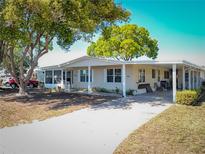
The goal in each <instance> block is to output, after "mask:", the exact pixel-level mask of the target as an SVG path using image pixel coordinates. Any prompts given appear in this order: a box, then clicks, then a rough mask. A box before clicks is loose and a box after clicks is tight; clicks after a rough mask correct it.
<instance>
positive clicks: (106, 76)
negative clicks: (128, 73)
mask: <svg viewBox="0 0 205 154" xmlns="http://www.w3.org/2000/svg"><path fill="white" fill-rule="evenodd" d="M118 69H119V70H120V71H121V74H120V75H116V73H115V71H116V70H118ZM108 70H112V72H113V75H109V76H112V82H108V73H107V72H108ZM105 73H106V74H105V80H106V83H122V68H119V67H116V68H107V69H106V71H105ZM116 77H120V78H121V80H120V82H116V80H115V78H116Z"/></svg>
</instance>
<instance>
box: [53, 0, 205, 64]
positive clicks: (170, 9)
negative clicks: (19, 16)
mask: <svg viewBox="0 0 205 154" xmlns="http://www.w3.org/2000/svg"><path fill="white" fill-rule="evenodd" d="M117 1H118V2H119V1H121V2H122V6H123V7H124V8H126V9H127V10H129V11H130V12H131V13H132V15H131V17H130V22H129V23H133V24H137V25H139V26H143V27H145V28H147V29H148V30H149V31H150V34H151V36H152V37H153V38H155V39H157V40H158V41H159V49H160V50H159V56H158V60H181V59H186V60H189V61H191V62H194V63H196V64H199V65H205V0H117ZM87 46H88V43H85V42H82V41H78V42H76V43H75V44H74V45H73V46H72V47H71V48H70V51H71V53H73V54H85V53H86V48H87ZM54 51H57V52H59V51H62V50H61V49H60V48H59V47H57V46H56V45H55V46H54Z"/></svg>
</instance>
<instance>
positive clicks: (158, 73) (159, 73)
mask: <svg viewBox="0 0 205 154" xmlns="http://www.w3.org/2000/svg"><path fill="white" fill-rule="evenodd" d="M158 81H160V70H158Z"/></svg>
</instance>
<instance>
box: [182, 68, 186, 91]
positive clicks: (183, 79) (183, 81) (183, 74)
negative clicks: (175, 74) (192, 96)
mask: <svg viewBox="0 0 205 154" xmlns="http://www.w3.org/2000/svg"><path fill="white" fill-rule="evenodd" d="M185 88H186V87H185V69H184V66H183V68H182V89H183V90H185Z"/></svg>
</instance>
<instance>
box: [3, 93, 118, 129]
mask: <svg viewBox="0 0 205 154" xmlns="http://www.w3.org/2000/svg"><path fill="white" fill-rule="evenodd" d="M0 94H1V93H0ZM14 94H15V93H9V92H5V93H4V94H3V95H0V96H1V99H0V128H4V127H11V126H15V125H18V124H24V123H31V122H32V121H34V120H39V121H41V120H45V119H48V118H51V117H55V116H60V115H63V114H66V113H70V112H73V111H76V110H80V109H83V108H86V107H89V106H91V105H95V104H99V103H103V102H106V101H108V100H111V99H114V97H105V96H89V95H85V94H67V93H51V94H50V93H42V92H40V93H35V94H32V96H31V97H23V98H19V97H15V95H14Z"/></svg>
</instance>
